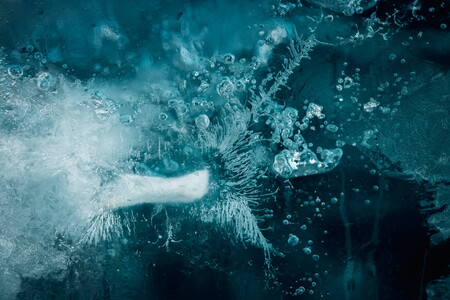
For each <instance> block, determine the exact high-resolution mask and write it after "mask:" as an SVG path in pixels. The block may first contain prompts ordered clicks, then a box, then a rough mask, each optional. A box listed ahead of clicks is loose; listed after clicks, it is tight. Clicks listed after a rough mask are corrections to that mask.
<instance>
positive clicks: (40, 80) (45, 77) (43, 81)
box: [37, 72, 55, 91]
mask: <svg viewBox="0 0 450 300" xmlns="http://www.w3.org/2000/svg"><path fill="white" fill-rule="evenodd" d="M54 84H55V78H54V77H53V76H52V75H51V74H49V73H47V72H42V73H40V74H39V75H38V77H37V86H38V88H39V89H40V90H43V91H46V90H48V89H49V88H51V87H52V86H53V85H54Z"/></svg>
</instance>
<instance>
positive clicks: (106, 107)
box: [91, 91, 120, 121]
mask: <svg viewBox="0 0 450 300" xmlns="http://www.w3.org/2000/svg"><path fill="white" fill-rule="evenodd" d="M91 101H92V105H93V107H94V112H95V116H96V117H97V119H98V120H100V121H106V120H107V119H109V118H110V117H111V115H112V114H113V113H115V111H116V110H117V109H118V108H119V107H120V105H119V104H118V103H116V101H114V100H113V99H111V98H107V97H105V96H104V95H103V94H102V93H101V92H99V91H95V92H93V93H92V94H91Z"/></svg>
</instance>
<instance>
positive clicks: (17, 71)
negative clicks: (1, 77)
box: [8, 65, 23, 79]
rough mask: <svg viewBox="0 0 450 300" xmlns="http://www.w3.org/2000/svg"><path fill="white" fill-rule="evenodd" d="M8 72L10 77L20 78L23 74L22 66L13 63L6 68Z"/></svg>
mask: <svg viewBox="0 0 450 300" xmlns="http://www.w3.org/2000/svg"><path fill="white" fill-rule="evenodd" d="M8 74H9V76H11V78H12V79H17V78H20V77H21V76H22V75H23V68H22V67H21V66H18V65H13V66H10V67H9V68H8Z"/></svg>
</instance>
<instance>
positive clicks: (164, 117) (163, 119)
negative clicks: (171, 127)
mask: <svg viewBox="0 0 450 300" xmlns="http://www.w3.org/2000/svg"><path fill="white" fill-rule="evenodd" d="M168 118H169V116H168V115H167V114H166V113H160V114H159V119H160V120H161V121H165V120H167V119H168Z"/></svg>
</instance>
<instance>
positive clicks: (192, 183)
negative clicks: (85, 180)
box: [100, 170, 209, 209]
mask: <svg viewBox="0 0 450 300" xmlns="http://www.w3.org/2000/svg"><path fill="white" fill-rule="evenodd" d="M208 185H209V171H207V170H201V171H195V172H192V173H190V174H187V175H183V176H179V177H172V178H164V177H151V176H140V175H135V174H126V175H122V176H121V177H120V178H119V179H118V180H116V181H114V182H112V183H111V184H110V185H108V186H107V187H106V188H105V190H104V192H103V193H102V195H101V196H100V199H101V204H102V205H103V206H106V207H109V208H113V209H114V208H120V207H125V206H133V205H139V204H144V203H191V202H195V201H197V200H200V199H201V198H202V197H204V196H205V195H206V194H207V193H208Z"/></svg>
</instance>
